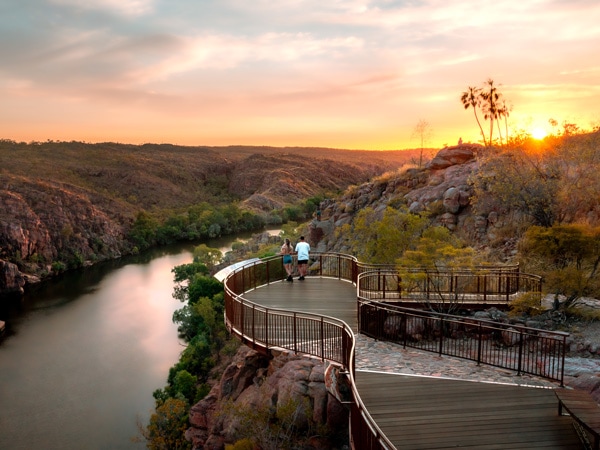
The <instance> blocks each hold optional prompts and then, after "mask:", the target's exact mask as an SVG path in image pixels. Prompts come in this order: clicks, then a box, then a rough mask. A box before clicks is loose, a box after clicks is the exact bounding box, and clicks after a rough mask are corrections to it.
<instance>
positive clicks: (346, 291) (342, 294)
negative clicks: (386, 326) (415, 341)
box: [244, 277, 582, 450]
mask: <svg viewBox="0 0 600 450" xmlns="http://www.w3.org/2000/svg"><path fill="white" fill-rule="evenodd" d="M244 296H245V298H247V299H248V300H250V301H253V302H256V303H259V304H262V305H264V306H267V307H273V308H275V307H276V308H283V309H290V310H295V311H304V312H311V313H316V314H321V315H327V316H332V317H336V318H338V319H341V320H343V321H345V322H346V323H347V324H348V325H350V327H351V328H352V329H353V330H356V329H357V318H356V287H355V286H353V285H352V284H351V283H349V282H344V281H338V280H335V279H326V278H311V277H308V278H307V279H306V280H304V281H298V280H297V279H295V280H294V282H293V283H288V282H285V281H283V282H276V283H271V284H269V285H266V286H263V287H260V288H258V289H255V290H252V291H249V292H247V293H246V294H245V295H244ZM360 356H361V355H360V354H359V355H357V359H360ZM465 364H466V362H465ZM356 383H357V387H358V390H359V392H360V396H361V398H362V399H363V402H364V403H365V406H366V407H367V409H368V411H369V413H370V414H371V416H372V417H374V418H375V420H376V422H377V424H378V425H379V427H380V428H381V430H382V431H383V432H384V434H385V435H386V436H387V437H388V439H390V440H391V442H393V444H394V446H395V447H396V448H397V449H450V448H467V449H482V450H492V449H498V450H500V449H521V450H525V449H546V450H554V449H555V450H561V449H563V450H566V449H581V448H582V444H581V442H580V440H579V438H578V436H577V434H576V432H575V430H574V428H573V426H572V423H571V419H570V418H569V417H566V416H562V417H561V416H558V413H557V409H558V403H557V400H556V397H555V395H554V393H553V392H552V390H551V389H541V388H533V387H524V386H515V385H505V384H493V383H475V382H470V381H461V380H450V379H443V378H430V377H420V376H409V375H398V374H389V373H377V372H366V371H357V373H356ZM358 450H360V449H358Z"/></svg>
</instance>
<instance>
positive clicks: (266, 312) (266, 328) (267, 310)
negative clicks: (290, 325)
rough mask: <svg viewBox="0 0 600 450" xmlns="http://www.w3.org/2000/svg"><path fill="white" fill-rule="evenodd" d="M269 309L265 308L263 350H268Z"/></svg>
mask: <svg viewBox="0 0 600 450" xmlns="http://www.w3.org/2000/svg"><path fill="white" fill-rule="evenodd" d="M270 346H271V345H270V343H269V308H265V350H269V347H270Z"/></svg>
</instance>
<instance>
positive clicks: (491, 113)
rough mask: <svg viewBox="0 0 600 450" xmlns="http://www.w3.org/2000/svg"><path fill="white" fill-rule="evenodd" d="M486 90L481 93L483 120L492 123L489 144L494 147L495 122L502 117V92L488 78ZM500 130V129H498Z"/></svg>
mask: <svg viewBox="0 0 600 450" xmlns="http://www.w3.org/2000/svg"><path fill="white" fill-rule="evenodd" d="M484 85H485V86H484V89H483V90H482V91H481V93H480V95H481V99H482V100H483V101H482V102H481V108H482V110H483V118H484V119H485V120H489V121H490V137H489V140H488V142H489V143H490V145H492V140H493V134H494V121H496V120H498V118H499V117H500V105H499V103H500V96H501V94H500V92H498V88H497V87H496V86H494V80H492V79H491V78H488V80H487V81H486V82H485V83H484ZM498 129H499V128H498Z"/></svg>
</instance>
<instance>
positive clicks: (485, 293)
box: [483, 274, 487, 303]
mask: <svg viewBox="0 0 600 450" xmlns="http://www.w3.org/2000/svg"><path fill="white" fill-rule="evenodd" d="M483 303H487V274H485V275H484V276H483Z"/></svg>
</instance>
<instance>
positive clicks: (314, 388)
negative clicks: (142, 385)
mask: <svg viewBox="0 0 600 450" xmlns="http://www.w3.org/2000/svg"><path fill="white" fill-rule="evenodd" d="M324 373H325V368H324V365H323V364H322V363H321V362H320V361H318V360H314V359H311V358H304V357H300V356H294V355H291V354H287V353H284V354H281V355H279V356H277V357H275V358H273V359H272V360H269V359H268V358H266V357H264V356H261V355H259V354H257V353H256V352H254V351H253V350H251V349H249V348H246V347H241V348H240V349H239V350H238V353H237V354H236V356H235V358H234V360H233V361H232V363H231V364H230V365H229V366H228V367H227V368H226V369H225V371H224V373H223V376H222V377H221V380H220V382H219V383H218V384H217V385H215V387H214V388H213V389H212V390H211V392H210V394H209V395H208V396H207V397H205V398H204V399H203V400H202V401H200V402H199V403H197V404H196V405H194V406H193V407H192V409H191V411H190V425H191V427H190V428H189V429H188V430H187V432H186V438H187V439H188V440H189V441H191V442H192V444H193V447H194V448H195V449H207V448H210V449H215V450H217V449H218V450H222V449H223V448H224V447H225V444H226V443H233V442H235V440H236V439H237V438H239V436H238V432H239V430H240V429H242V428H243V421H244V417H246V418H247V417H248V416H249V415H250V414H251V413H254V412H256V411H268V412H269V411H270V412H271V414H275V412H276V411H277V410H278V408H286V406H287V405H290V404H293V405H297V407H298V410H297V413H296V415H295V418H294V425H295V427H296V428H297V429H299V430H305V432H306V433H307V436H308V435H309V433H310V429H311V427H313V428H314V426H315V425H316V426H321V427H322V426H327V427H328V428H329V429H330V430H335V431H340V430H341V431H342V432H341V433H338V435H341V436H344V438H346V439H347V425H348V411H347V410H346V408H344V406H343V405H342V404H341V403H340V402H339V401H338V400H336V399H335V398H334V396H333V395H331V394H330V393H329V392H328V391H327V388H326V386H325V376H324ZM225 405H227V406H225ZM257 426H260V425H259V424H257ZM258 432H259V431H258V430H257V433H258ZM319 442H320V443H321V444H323V441H322V440H319ZM330 444H331V442H330ZM307 448H311V447H307ZM323 448H333V447H323Z"/></svg>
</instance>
